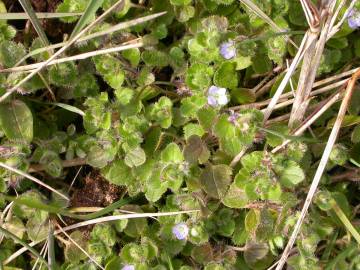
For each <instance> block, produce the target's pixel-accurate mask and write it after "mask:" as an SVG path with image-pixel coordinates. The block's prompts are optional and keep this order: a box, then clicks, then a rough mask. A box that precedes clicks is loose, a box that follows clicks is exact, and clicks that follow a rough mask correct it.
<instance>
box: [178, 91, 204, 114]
mask: <svg viewBox="0 0 360 270" xmlns="http://www.w3.org/2000/svg"><path fill="white" fill-rule="evenodd" d="M205 104H206V98H205V97H204V96H203V95H194V96H191V97H186V98H184V99H182V100H181V107H180V111H181V113H182V114H183V116H185V117H196V114H197V112H198V110H200V109H201V108H202V107H203V106H204V105H205Z"/></svg>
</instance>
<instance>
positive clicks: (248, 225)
mask: <svg viewBox="0 0 360 270" xmlns="http://www.w3.org/2000/svg"><path fill="white" fill-rule="evenodd" d="M259 224H260V211H259V210H257V209H250V211H249V212H248V213H247V214H246V217H245V229H246V231H247V232H250V233H254V232H255V231H256V228H257V227H258V226H259Z"/></svg>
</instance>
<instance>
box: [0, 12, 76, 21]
mask: <svg viewBox="0 0 360 270" xmlns="http://www.w3.org/2000/svg"><path fill="white" fill-rule="evenodd" d="M82 14H83V13H82V12H77V13H67V12H36V13H35V15H36V17H37V18H38V19H58V18H64V17H73V16H81V15H82ZM29 19H30V16H29V14H27V13H24V12H11V13H0V21H1V20H29Z"/></svg>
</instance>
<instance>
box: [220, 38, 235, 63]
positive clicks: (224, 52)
mask: <svg viewBox="0 0 360 270" xmlns="http://www.w3.org/2000/svg"><path fill="white" fill-rule="evenodd" d="M220 54H221V56H222V57H224V58H225V59H227V60H229V59H231V58H234V57H235V56H236V48H235V42H234V41H233V40H229V41H227V42H223V43H221V45H220Z"/></svg>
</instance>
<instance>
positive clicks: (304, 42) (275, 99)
mask: <svg viewBox="0 0 360 270" xmlns="http://www.w3.org/2000/svg"><path fill="white" fill-rule="evenodd" d="M308 35H309V34H308V32H306V33H305V36H304V38H303V40H302V42H301V45H300V48H299V50H298V52H297V53H296V56H295V58H294V60H293V62H292V63H291V65H290V68H289V69H288V71H287V72H286V74H285V76H284V78H283V79H282V81H281V83H280V85H279V87H278V89H277V90H276V92H275V94H274V96H273V98H272V99H271V101H270V103H269V105H268V107H267V108H266V111H265V113H264V120H263V123H265V122H266V121H267V120H268V119H269V117H270V115H271V112H272V111H273V109H274V107H275V106H276V104H277V102H278V100H279V98H280V96H281V94H282V93H283V91H284V89H285V87H286V85H287V84H288V82H289V80H290V78H291V76H292V75H293V74H294V72H295V70H296V68H297V66H298V64H299V63H300V61H301V59H302V58H303V56H304V53H305V52H306V50H307V48H308V46H309V40H308Z"/></svg>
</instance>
